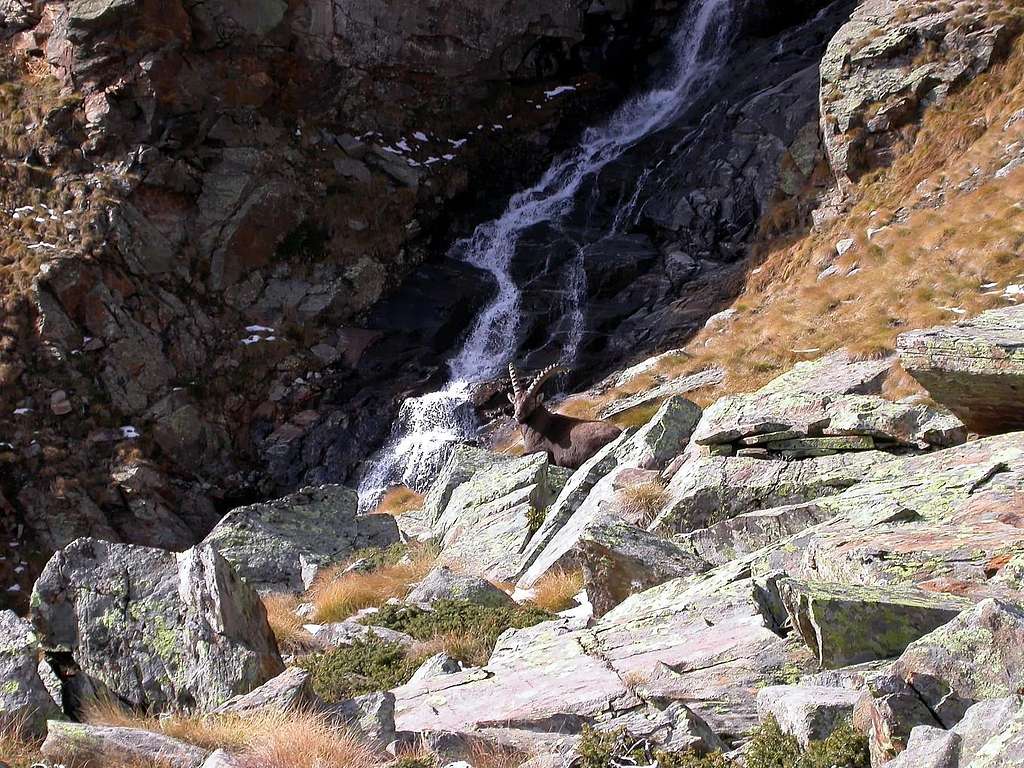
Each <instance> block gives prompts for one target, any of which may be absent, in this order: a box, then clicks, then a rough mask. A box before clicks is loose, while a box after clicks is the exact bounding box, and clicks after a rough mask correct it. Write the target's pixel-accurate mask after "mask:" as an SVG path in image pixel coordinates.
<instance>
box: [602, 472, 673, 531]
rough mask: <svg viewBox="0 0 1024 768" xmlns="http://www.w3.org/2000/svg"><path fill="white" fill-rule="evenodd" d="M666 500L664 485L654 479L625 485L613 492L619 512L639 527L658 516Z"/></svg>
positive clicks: (666, 494)
mask: <svg viewBox="0 0 1024 768" xmlns="http://www.w3.org/2000/svg"><path fill="white" fill-rule="evenodd" d="M667 500H668V493H666V491H665V486H663V485H662V484H661V483H659V482H656V481H654V480H651V481H648V482H646V483H637V484H636V485H627V486H626V487H625V488H622V489H620V490H619V491H618V492H617V493H616V494H615V501H616V504H617V506H618V509H619V514H620V515H622V517H623V518H624V519H626V520H628V521H630V522H631V523H633V524H634V525H638V526H640V527H641V528H643V527H645V526H646V525H648V524H649V523H650V522H651V521H652V520H654V518H655V517H657V516H658V513H659V512H661V510H662V509H663V508H664V506H665V502H666V501H667Z"/></svg>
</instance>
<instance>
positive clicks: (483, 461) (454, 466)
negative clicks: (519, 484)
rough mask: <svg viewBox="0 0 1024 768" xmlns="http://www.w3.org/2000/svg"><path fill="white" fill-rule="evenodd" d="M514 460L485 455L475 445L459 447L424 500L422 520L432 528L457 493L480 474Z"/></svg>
mask: <svg viewBox="0 0 1024 768" xmlns="http://www.w3.org/2000/svg"><path fill="white" fill-rule="evenodd" d="M511 460H512V457H510V456H505V455H504V454H500V453H493V452H491V451H485V450H483V449H481V448H476V447H475V446H472V445H462V444H459V445H456V446H455V448H453V449H452V452H451V454H449V456H448V458H447V459H446V460H445V463H444V466H443V467H442V468H441V471H440V472H439V473H438V475H437V477H436V478H434V481H433V482H432V483H431V484H430V488H429V489H428V490H427V493H426V495H425V496H424V497H423V516H424V519H425V520H426V522H427V523H429V524H430V525H433V524H434V523H435V522H436V521H437V519H438V518H439V517H441V513H442V512H444V510H445V507H447V506H448V501H449V500H450V499H451V497H452V493H453V492H454V491H455V489H456V488H458V487H459V486H460V485H462V484H463V483H465V482H467V481H468V480H469V479H470V478H471V477H473V475H475V474H476V473H477V472H480V471H481V470H485V469H491V468H494V467H497V466H498V465H501V464H504V463H506V462H508V461H511Z"/></svg>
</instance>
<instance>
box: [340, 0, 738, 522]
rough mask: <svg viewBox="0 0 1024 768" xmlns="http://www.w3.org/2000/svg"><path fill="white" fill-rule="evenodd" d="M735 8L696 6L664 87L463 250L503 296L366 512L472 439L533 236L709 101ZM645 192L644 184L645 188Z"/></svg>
mask: <svg viewBox="0 0 1024 768" xmlns="http://www.w3.org/2000/svg"><path fill="white" fill-rule="evenodd" d="M731 6H732V0H692V2H691V3H690V5H689V7H688V9H687V11H686V13H685V14H684V17H683V19H682V20H681V22H680V24H679V28H678V30H677V32H676V33H675V35H674V36H673V40H672V44H671V45H672V51H673V61H672V66H671V68H670V71H669V72H668V73H666V75H665V76H664V77H663V78H662V79H661V81H660V83H659V84H658V85H657V86H656V87H654V88H652V89H651V90H648V91H647V92H645V93H643V94H642V95H640V96H638V97H636V98H634V99H632V100H630V101H628V102H627V103H625V104H624V105H623V106H621V107H620V108H619V109H618V110H617V111H616V112H615V114H614V115H613V116H612V117H611V118H610V119H609V120H608V121H607V122H605V123H604V124H602V125H600V126H596V127H592V128H588V129H587V130H586V131H585V132H584V133H583V136H582V137H581V139H580V142H579V144H578V145H577V147H576V149H575V150H573V151H572V152H570V153H568V154H566V155H565V156H563V157H561V158H559V159H558V160H556V161H555V162H554V163H553V164H552V165H551V167H550V168H549V169H548V170H547V172H546V173H545V174H544V177H543V178H542V179H541V180H540V181H539V182H538V183H537V184H536V185H534V186H533V187H532V188H530V189H527V190H525V191H523V192H520V193H518V194H516V195H515V196H514V197H513V198H512V199H511V201H510V202H509V205H508V208H507V209H506V210H505V212H504V213H503V214H502V215H501V216H500V217H499V218H497V219H495V220H493V221H489V222H487V223H486V224H481V225H480V226H479V227H477V229H476V231H475V232H474V233H473V235H472V236H471V237H469V238H468V239H466V240H464V241H462V242H460V243H458V244H457V249H458V250H459V251H460V252H461V253H462V254H463V255H462V258H463V259H464V260H465V261H467V262H469V263H470V264H473V265H474V266H476V267H479V268H480V269H483V270H485V271H487V272H488V273H490V274H491V275H492V276H493V277H494V279H495V281H496V282H497V286H498V293H497V295H496V296H495V297H494V299H492V300H491V302H490V303H489V304H488V305H487V306H486V307H484V309H483V310H482V311H481V312H480V314H479V315H478V317H477V318H476V321H475V322H474V324H473V327H472V328H471V329H470V331H469V334H468V336H467V338H466V341H465V343H464V344H463V346H462V349H461V350H459V352H458V353H457V354H456V355H455V356H454V357H452V359H451V360H450V361H449V362H448V366H449V370H450V375H449V383H448V385H447V386H446V387H444V388H443V389H442V390H440V391H437V392H432V393H430V394H428V395H424V396H422V397H416V398H410V399H408V400H406V401H405V402H404V403H403V405H402V407H401V410H400V412H399V416H398V419H397V420H396V422H395V425H394V427H393V428H392V432H391V436H390V437H389V438H388V441H387V442H386V443H385V445H384V447H383V448H381V450H380V451H379V452H378V453H377V454H376V456H374V457H373V459H372V461H371V463H370V466H369V469H368V471H367V472H366V473H365V475H364V477H363V480H362V482H361V483H360V486H359V498H360V505H361V506H362V507H363V508H364V509H365V508H369V507H371V506H373V505H374V504H376V502H377V501H378V500H379V499H380V497H381V495H382V494H383V493H384V492H385V491H386V490H387V489H388V488H390V487H392V486H394V485H398V484H403V485H407V486H409V487H411V488H415V489H422V488H423V487H424V485H425V484H426V483H427V482H429V480H430V479H431V478H432V477H433V476H434V474H435V473H436V471H437V470H438V469H439V465H440V463H441V462H442V461H443V460H444V457H445V456H446V455H447V452H448V450H449V449H450V448H451V447H452V446H453V445H454V444H455V443H457V442H461V441H465V440H467V439H470V438H471V437H472V436H473V432H474V431H475V429H476V424H475V422H474V419H473V415H472V407H471V406H470V405H469V397H470V394H471V388H472V384H473V383H474V382H481V381H486V380H488V379H491V378H493V377H494V376H496V375H497V374H499V373H500V372H501V371H503V370H504V369H505V367H506V366H507V365H508V362H509V360H510V359H511V357H512V356H513V355H514V354H515V351H516V350H515V349H514V347H513V344H514V342H513V340H514V339H515V338H516V332H517V330H518V325H519V319H520V318H519V312H520V300H521V292H520V288H519V286H518V285H517V284H516V282H515V280H514V279H513V276H512V269H511V267H512V259H513V258H514V256H515V253H516V249H517V247H518V245H519V241H520V238H521V237H522V235H523V233H525V232H526V231H527V230H529V229H531V228H533V227H535V226H536V225H538V224H542V223H547V224H549V225H554V226H556V227H557V225H558V223H559V222H561V221H564V220H565V219H566V218H567V217H568V216H569V215H570V214H571V213H572V212H573V210H574V208H575V206H576V205H577V194H578V192H579V191H580V189H581V187H582V186H583V184H584V182H585V181H586V180H588V179H589V178H591V177H592V176H594V175H595V174H597V173H598V172H600V171H601V169H603V168H604V167H605V166H607V165H608V164H609V163H611V162H613V161H615V160H617V159H619V158H621V157H622V156H623V155H624V154H625V153H626V152H627V151H628V150H629V149H630V148H632V147H634V146H635V145H636V144H637V143H638V142H640V141H641V140H643V139H644V138H646V137H648V136H650V135H652V134H654V133H657V132H658V131H660V130H662V129H664V128H666V127H668V126H669V125H670V124H671V123H672V122H673V121H674V120H676V119H677V118H678V117H679V116H680V114H681V113H682V111H683V110H685V109H686V108H687V107H688V106H689V105H690V104H692V103H693V102H694V100H695V99H697V98H698V97H699V96H700V95H701V94H703V92H704V90H705V88H706V86H707V85H708V83H709V82H711V80H712V76H713V75H714V74H715V73H716V72H717V71H718V69H719V68H720V67H721V66H722V64H723V63H724V61H725V59H726V54H727V50H728V44H729V42H730V38H731V27H732V21H733V13H732V7H731ZM638 185H639V182H638ZM638 196H639V190H638V191H637V194H634V195H632V196H631V199H630V200H629V201H628V203H626V204H625V205H624V206H623V208H625V209H628V210H624V211H620V212H619V214H617V215H616V217H615V222H614V224H613V229H614V230H618V229H619V228H620V227H622V226H623V225H624V224H625V222H626V219H627V218H628V217H630V216H631V215H632V213H633V210H634V209H635V206H636V204H637V198H638ZM582 254H583V247H582V246H580V252H579V256H578V257H577V258H576V259H575V260H574V261H573V263H572V264H571V265H570V268H569V269H568V270H567V274H566V275H565V279H566V282H567V283H568V284H567V285H566V291H565V295H566V297H567V303H568V304H571V306H567V307H566V315H567V316H568V317H569V319H570V330H569V332H568V334H567V338H566V339H565V341H564V343H563V345H562V361H563V362H571V360H572V358H573V356H574V355H575V351H576V347H577V345H578V344H579V342H580V340H581V338H582V330H583V310H582V302H583V300H584V297H585V293H586V283H585V280H586V277H585V272H584V269H583V263H582Z"/></svg>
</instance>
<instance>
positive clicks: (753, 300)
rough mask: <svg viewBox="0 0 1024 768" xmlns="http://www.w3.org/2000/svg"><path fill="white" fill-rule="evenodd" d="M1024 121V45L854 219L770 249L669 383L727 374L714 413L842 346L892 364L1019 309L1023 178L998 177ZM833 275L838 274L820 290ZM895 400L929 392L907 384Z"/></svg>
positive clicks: (925, 139)
mask: <svg viewBox="0 0 1024 768" xmlns="http://www.w3.org/2000/svg"><path fill="white" fill-rule="evenodd" d="M1022 108H1024V40H1022V39H1020V38H1018V40H1017V41H1016V43H1014V46H1013V48H1012V51H1011V53H1010V55H1009V57H1008V58H1007V60H1006V61H1005V62H1003V63H1001V64H999V65H997V66H996V67H994V68H993V69H992V70H991V71H990V72H988V73H987V74H985V75H982V76H981V77H978V78H976V79H975V80H974V81H973V82H971V83H970V84H969V85H968V86H967V87H966V88H964V89H963V90H962V91H960V92H958V93H955V94H954V95H952V96H951V97H950V98H949V99H948V100H947V101H946V102H945V103H944V104H943V105H941V106H939V107H934V108H932V109H931V110H929V112H928V113H927V114H926V115H925V118H924V120H923V123H922V126H921V129H920V130H919V132H918V134H917V138H916V140H915V141H914V144H913V146H912V147H910V148H909V150H908V151H907V152H906V154H904V155H903V156H901V157H899V158H898V159H897V160H896V162H895V163H894V164H893V166H892V167H891V168H888V169H883V170H880V171H876V172H874V173H872V174H870V175H868V176H865V177H864V178H863V179H861V180H860V182H859V183H858V185H857V186H856V187H855V188H854V190H853V191H852V196H853V205H852V209H851V210H850V212H849V213H848V214H847V215H845V216H843V217H841V218H840V219H839V220H837V221H836V222H834V223H833V224H831V225H829V226H826V227H824V228H822V230H820V231H816V232H811V233H809V234H807V235H804V236H799V237H796V238H793V237H790V238H789V239H780V238H778V237H776V238H769V237H767V236H765V237H763V238H762V240H761V241H760V242H759V244H758V248H757V253H758V255H757V257H756V261H757V264H756V266H757V268H756V269H753V270H751V271H750V273H749V274H748V275H747V278H746V282H745V285H744V287H743V290H742V292H741V293H740V295H739V296H738V297H737V299H736V300H735V301H734V303H733V308H734V309H736V310H737V312H736V314H735V316H734V317H733V318H732V319H731V320H730V322H728V323H727V324H725V325H724V326H719V327H717V328H714V329H708V330H704V331H701V332H700V333H698V334H697V335H696V336H695V337H694V338H693V339H692V340H691V341H690V342H689V344H688V345H687V347H686V352H687V356H685V357H680V358H676V359H671V360H666V361H663V362H662V363H661V364H660V365H659V366H658V368H659V372H660V373H663V374H666V375H682V374H688V373H694V372H697V371H699V370H702V369H704V368H707V367H709V366H712V365H718V366H721V367H722V368H724V369H725V371H726V379H725V381H724V382H723V383H722V384H721V385H719V386H716V387H712V388H709V389H707V390H705V391H702V392H699V393H691V394H690V395H688V397H691V398H692V399H694V400H695V401H697V402H699V403H707V402H709V401H712V400H714V399H717V397H720V396H721V395H724V394H729V393H733V392H743V391H751V390H753V389H756V388H758V387H760V386H762V385H764V384H765V383H767V382H768V381H770V380H771V379H772V378H775V377H776V376H778V375H779V374H781V373H782V372H784V371H786V370H788V369H790V368H791V367H792V366H793V365H794V364H795V363H797V362H800V361H801V360H808V359H815V358H817V357H820V356H822V355H824V354H826V353H828V352H830V351H833V350H835V349H838V348H841V347H846V348H848V349H850V351H851V352H852V353H853V354H854V355H855V356H858V357H862V358H866V357H872V356H878V355H883V354H888V353H890V352H891V351H892V350H893V349H894V347H895V341H896V337H897V336H898V335H899V334H901V333H903V332H905V331H908V330H911V329H914V328H924V327H929V326H931V325H936V324H943V323H950V322H954V321H956V320H959V319H962V318H964V317H970V316H973V315H976V314H978V313H979V312H982V311H984V310H987V309H991V308H995V307H1000V306H1007V305H1008V302H1007V301H1006V300H1005V299H1004V298H1003V297H1002V296H1001V289H1002V288H1005V287H1006V286H1007V285H1010V284H1020V283H1022V282H1024V276H1022V275H1024V258H1022V256H1021V253H1022V245H1024V205H1022V203H1021V201H1022V200H1024V168H1018V169H1016V170H1013V171H1011V172H1008V173H1005V174H1004V175H1003V177H1002V178H995V177H994V172H995V171H996V170H997V169H998V168H1000V167H1001V166H1002V165H1003V164H1005V162H1006V158H1005V156H1004V155H1005V152H1004V148H1005V147H1006V146H1007V145H1010V144H1012V143H1014V142H1019V141H1024V121H1020V120H1018V121H1017V122H1016V123H1009V121H1010V117H1011V116H1012V115H1013V114H1014V113H1015V112H1017V111H1018V110H1020V109H1022ZM1007 125H1008V127H1007V129H1006V130H1005V131H1004V126H1007ZM937 190H942V196H941V198H938V197H936V196H935V195H934V192H935V191H937ZM869 229H870V230H873V231H871V232H870V234H869V231H868V230H869ZM845 238H852V239H853V240H854V242H855V245H854V247H853V248H851V249H850V250H849V251H848V252H847V253H846V254H845V255H844V256H842V257H840V256H838V254H837V252H836V249H835V244H836V243H837V242H838V241H840V240H842V239H845ZM829 266H835V267H836V268H837V269H838V271H839V274H838V275H834V276H831V277H826V278H823V279H820V280H819V279H818V276H819V273H821V272H822V271H823V270H824V269H825V268H826V267H829ZM990 284H994V286H995V287H994V288H992V289H989V288H986V287H985V286H989V285H990ZM951 310H956V311H951ZM890 389H891V391H892V394H898V395H906V394H915V393H916V392H917V389H916V387H914V386H913V385H912V384H911V383H910V382H907V381H906V380H904V381H903V383H902V385H901V386H897V385H893V386H892V387H891V388H890Z"/></svg>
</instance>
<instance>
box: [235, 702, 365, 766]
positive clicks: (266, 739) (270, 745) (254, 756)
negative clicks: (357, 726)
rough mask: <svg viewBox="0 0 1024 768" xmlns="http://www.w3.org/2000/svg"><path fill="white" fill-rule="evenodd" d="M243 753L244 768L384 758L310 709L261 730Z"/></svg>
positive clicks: (346, 763)
mask: <svg viewBox="0 0 1024 768" xmlns="http://www.w3.org/2000/svg"><path fill="white" fill-rule="evenodd" d="M240 757H241V763H242V765H243V766H245V768H325V767H326V766H330V768H369V767H370V766H373V765H378V764H380V763H381V762H382V757H381V755H379V754H378V753H377V751H376V750H374V749H373V748H372V747H371V746H369V745H368V744H366V742H364V741H362V740H361V739H359V738H358V737H357V736H355V735H354V734H352V733H349V732H347V731H341V730H339V729H337V728H332V727H331V726H330V725H329V724H328V723H327V721H326V720H325V719H324V718H323V717H322V716H317V715H313V714H309V713H300V714H296V715H292V716H290V717H288V718H286V719H284V721H283V722H279V723H275V724H274V727H273V728H268V729H266V730H261V731H260V732H259V733H258V735H256V736H255V737H254V738H252V739H251V741H250V742H249V744H248V745H247V746H246V748H245V749H244V750H242V752H241V755H240Z"/></svg>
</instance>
